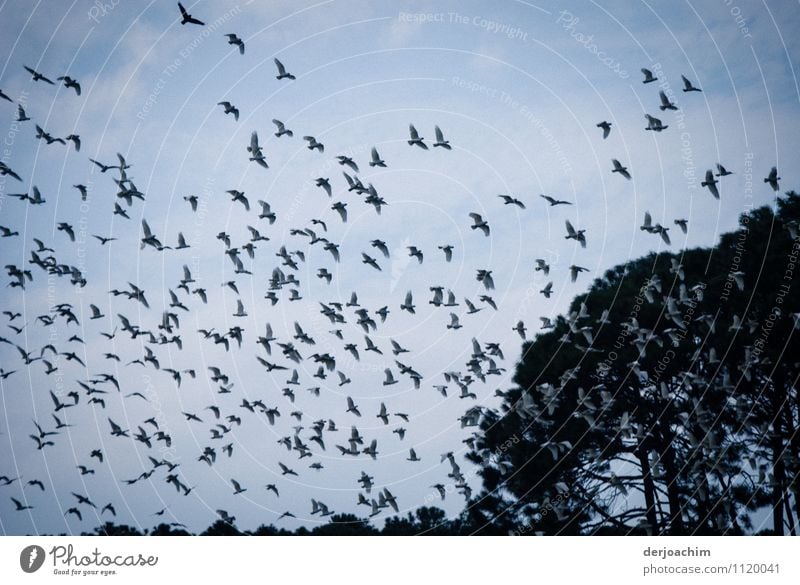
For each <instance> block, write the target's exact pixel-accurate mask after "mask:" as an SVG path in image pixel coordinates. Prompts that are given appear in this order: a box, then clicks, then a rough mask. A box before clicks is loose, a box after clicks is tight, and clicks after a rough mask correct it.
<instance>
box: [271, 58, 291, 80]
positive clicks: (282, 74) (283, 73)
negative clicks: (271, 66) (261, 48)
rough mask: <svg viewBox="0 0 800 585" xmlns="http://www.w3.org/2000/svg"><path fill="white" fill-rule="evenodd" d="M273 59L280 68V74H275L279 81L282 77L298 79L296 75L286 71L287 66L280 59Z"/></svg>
mask: <svg viewBox="0 0 800 585" xmlns="http://www.w3.org/2000/svg"><path fill="white" fill-rule="evenodd" d="M273 61H274V62H275V67H277V68H278V75H276V76H275V79H277V80H279V81H280V80H281V79H296V78H295V76H294V75H292V74H291V73H288V72H287V71H286V67H284V66H283V63H281V62H280V61H278V59H273Z"/></svg>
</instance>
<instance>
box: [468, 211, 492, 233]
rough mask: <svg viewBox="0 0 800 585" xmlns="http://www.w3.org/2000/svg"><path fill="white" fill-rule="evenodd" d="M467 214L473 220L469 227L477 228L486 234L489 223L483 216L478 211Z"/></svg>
mask: <svg viewBox="0 0 800 585" xmlns="http://www.w3.org/2000/svg"><path fill="white" fill-rule="evenodd" d="M469 216H470V217H471V218H472V222H473V223H472V225H471V226H470V228H472V229H474V230H477V229H479V230H481V231H482V232H483V235H484V236H488V235H489V231H490V230H489V224H488V223H487V222H486V221H484V219H483V217H481V215H480V214H479V213H474V212H473V213H470V214H469Z"/></svg>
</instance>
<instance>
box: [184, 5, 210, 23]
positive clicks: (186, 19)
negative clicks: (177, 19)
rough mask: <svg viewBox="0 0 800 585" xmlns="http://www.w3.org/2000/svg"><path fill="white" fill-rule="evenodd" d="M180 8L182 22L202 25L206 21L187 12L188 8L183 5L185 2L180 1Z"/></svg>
mask: <svg viewBox="0 0 800 585" xmlns="http://www.w3.org/2000/svg"><path fill="white" fill-rule="evenodd" d="M178 9H179V10H180V11H181V24H198V25H200V26H204V25H205V24H206V23H205V22H203V21H202V20H197V19H196V18H195V17H193V16H192V15H191V14H189V13H188V12H186V9H185V8H184V7H183V4H181V3H180V2H178Z"/></svg>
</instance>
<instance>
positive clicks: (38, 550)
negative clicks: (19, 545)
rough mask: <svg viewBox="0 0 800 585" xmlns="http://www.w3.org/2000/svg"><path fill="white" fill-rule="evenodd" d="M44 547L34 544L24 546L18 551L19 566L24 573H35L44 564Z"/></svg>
mask: <svg viewBox="0 0 800 585" xmlns="http://www.w3.org/2000/svg"><path fill="white" fill-rule="evenodd" d="M44 557H45V554H44V549H43V548H42V547H41V546H39V545H36V544H32V545H30V546H26V547H25V548H23V549H22V552H21V553H19V566H20V568H22V570H23V571H25V572H26V573H35V572H36V571H38V570H39V569H41V568H42V565H43V564H44Z"/></svg>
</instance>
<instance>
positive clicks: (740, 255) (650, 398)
mask: <svg viewBox="0 0 800 585" xmlns="http://www.w3.org/2000/svg"><path fill="white" fill-rule="evenodd" d="M798 221H800V197H798V196H797V195H796V194H795V193H794V192H790V193H787V197H786V198H785V199H781V200H778V201H777V214H776V213H774V212H773V210H772V209H770V208H767V207H763V208H760V209H756V210H754V211H752V212H750V213H747V214H744V215H743V216H742V217H741V218H740V228H739V229H738V230H737V231H735V232H733V233H730V234H725V235H723V236H722V238H721V239H720V242H719V244H718V245H717V246H716V247H714V248H712V249H693V250H687V251H684V252H682V253H679V254H668V253H664V254H658V255H657V254H651V255H649V256H647V257H645V258H642V259H639V260H636V261H633V262H630V263H627V264H625V265H622V266H618V267H615V268H613V269H611V270H609V271H608V272H606V274H605V275H604V277H603V278H601V279H597V280H596V281H595V282H594V284H593V285H592V287H591V289H590V290H589V292H588V293H587V294H585V295H581V296H579V297H577V298H576V299H574V301H573V303H572V305H571V307H570V312H569V314H568V315H567V316H565V317H559V318H558V319H557V320H556V324H555V327H554V328H553V329H552V330H551V331H548V332H546V333H543V334H539V335H537V337H536V339H534V340H533V341H532V342H529V343H527V344H526V345H525V346H524V350H523V358H522V360H521V362H520V364H519V365H518V367H517V371H516V375H515V378H514V383H515V384H516V386H515V387H514V388H512V389H511V390H509V391H508V392H507V393H506V397H505V399H504V403H503V405H502V408H501V411H499V412H485V413H484V417H483V420H482V422H481V428H482V431H483V434H482V436H481V437H480V438H479V439H478V440H477V441H476V445H475V447H476V448H475V449H474V450H473V452H472V453H471V454H470V459H471V460H472V461H473V462H475V463H477V464H479V465H481V475H482V478H483V482H484V490H483V492H482V493H481V494H480V496H479V497H478V498H476V500H475V504H474V506H472V508H471V509H470V511H469V514H470V517H471V518H472V522H473V523H474V525H475V529H476V530H478V531H487V530H488V531H491V530H500V531H506V532H507V531H516V532H519V533H532V532H541V533H545V534H576V533H614V534H628V533H655V534H731V533H732V534H740V533H745V532H750V531H752V529H753V525H752V522H753V518H756V517H758V516H759V514H761V515H762V516H763V509H764V507H765V506H768V507H769V508H770V509H771V514H772V529H771V533H774V534H783V533H784V531H785V529H787V528H788V530H789V531H791V532H792V533H793V534H794V531H795V530H796V526H797V521H796V519H797V518H798V516H800V510H799V509H798V506H799V505H800V504H799V502H800V494H799V493H798V484H799V482H798V471H799V469H800V434H798V431H797V428H798V420H800V404H799V403H798V392H797V380H798V363H797V359H798V358H797V357H796V356H800V347H798V341H797V333H798V326H800V292H799V291H800V266H798V265H797V261H798V257H800V255H799V252H800V239H798V233H797V232H798ZM792 500H793V501H794V504H793V505H792Z"/></svg>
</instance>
